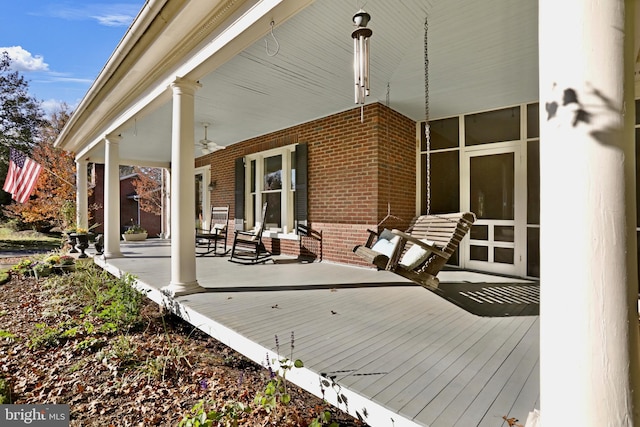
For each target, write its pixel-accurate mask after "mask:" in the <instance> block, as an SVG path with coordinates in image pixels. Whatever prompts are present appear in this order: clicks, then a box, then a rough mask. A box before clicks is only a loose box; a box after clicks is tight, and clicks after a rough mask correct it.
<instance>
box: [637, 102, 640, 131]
mask: <svg viewBox="0 0 640 427" xmlns="http://www.w3.org/2000/svg"><path fill="white" fill-rule="evenodd" d="M636 124H637V125H640V99H636Z"/></svg>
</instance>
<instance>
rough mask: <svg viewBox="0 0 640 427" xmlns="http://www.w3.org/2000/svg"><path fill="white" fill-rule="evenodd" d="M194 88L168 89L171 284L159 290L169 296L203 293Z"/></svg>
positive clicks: (188, 84) (180, 82) (181, 84)
mask: <svg viewBox="0 0 640 427" xmlns="http://www.w3.org/2000/svg"><path fill="white" fill-rule="evenodd" d="M198 87H199V85H198V84H197V83H196V82H192V81H188V80H184V79H177V80H176V81H175V82H174V83H173V84H172V85H171V89H172V90H173V123H172V136H171V283H170V284H169V286H167V287H165V288H163V290H164V291H166V292H167V293H169V294H171V295H173V296H180V295H188V294H192V293H196V292H200V291H202V290H203V289H202V288H201V287H200V285H199V284H198V281H197V279H196V252H195V227H196V221H195V213H194V209H195V193H194V173H195V167H194V160H193V141H194V131H193V127H194V110H195V101H194V93H195V91H196V89H197V88H198Z"/></svg>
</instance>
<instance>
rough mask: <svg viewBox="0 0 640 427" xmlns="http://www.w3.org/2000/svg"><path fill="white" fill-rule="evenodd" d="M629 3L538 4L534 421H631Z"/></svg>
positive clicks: (634, 320) (603, 424)
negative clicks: (537, 408) (537, 415)
mask: <svg viewBox="0 0 640 427" xmlns="http://www.w3.org/2000/svg"><path fill="white" fill-rule="evenodd" d="M632 3H633V0H627V1H625V0H562V1H557V0H540V1H539V49H540V56H539V57H540V199H541V200H540V234H541V236H540V239H541V241H540V268H541V277H540V283H541V306H540V323H541V332H540V395H541V421H542V425H544V426H555V425H565V424H567V425H572V426H580V427H631V426H634V425H635V426H637V425H640V417H639V416H638V410H639V409H640V408H639V407H638V404H637V403H638V387H639V386H640V381H639V378H638V372H639V371H638V313H637V302H638V300H637V298H638V278H637V265H636V264H637V255H636V231H635V227H636V225H635V221H636V216H635V164H634V163H635V151H634V149H635V148H634V133H633V120H634V100H633V75H632V73H633V64H634V59H635V57H634V54H633V52H632V49H630V48H629V44H633V36H634V30H633V24H632V17H633V15H634V14H633V5H632ZM625 44H627V45H626V46H625Z"/></svg>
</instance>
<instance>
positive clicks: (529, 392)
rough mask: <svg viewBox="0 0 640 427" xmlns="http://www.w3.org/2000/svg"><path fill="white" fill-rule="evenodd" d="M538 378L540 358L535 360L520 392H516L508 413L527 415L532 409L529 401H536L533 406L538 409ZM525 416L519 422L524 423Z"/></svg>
mask: <svg viewBox="0 0 640 427" xmlns="http://www.w3.org/2000/svg"><path fill="white" fill-rule="evenodd" d="M539 379H540V358H538V360H537V361H536V364H535V366H534V367H533V369H532V370H531V373H530V374H529V377H528V378H527V381H526V382H525V384H524V386H523V387H522V390H521V391H520V393H518V397H517V398H516V401H515V402H514V404H513V406H512V407H511V410H510V411H509V413H510V414H518V416H519V417H522V416H523V414H526V415H528V414H529V412H531V411H532V408H531V402H536V404H535V406H534V408H537V409H540V403H539V399H540V387H539V384H538V383H539ZM525 420H526V418H520V421H521V424H524V421H525Z"/></svg>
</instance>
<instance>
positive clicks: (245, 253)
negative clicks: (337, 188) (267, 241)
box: [229, 203, 271, 264]
mask: <svg viewBox="0 0 640 427" xmlns="http://www.w3.org/2000/svg"><path fill="white" fill-rule="evenodd" d="M266 217H267V203H264V204H263V205H262V218H261V219H260V226H259V228H258V229H256V230H253V231H240V230H236V231H235V235H234V238H233V246H232V247H231V258H230V259H229V261H230V262H236V263H239V264H259V263H262V262H266V261H269V260H270V259H271V252H269V251H268V250H267V248H265V246H264V244H263V243H262V233H263V232H264V228H265V220H266Z"/></svg>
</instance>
